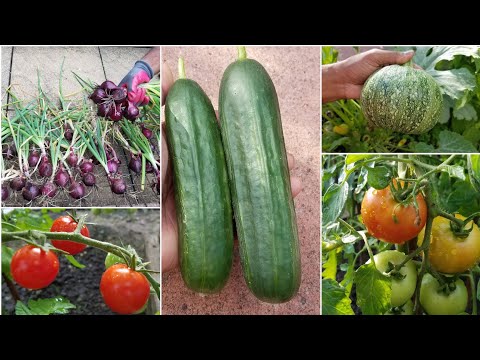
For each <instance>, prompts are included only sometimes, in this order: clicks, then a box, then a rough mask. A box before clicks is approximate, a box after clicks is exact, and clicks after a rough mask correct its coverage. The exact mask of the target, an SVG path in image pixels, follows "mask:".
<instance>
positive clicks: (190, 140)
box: [165, 79, 233, 293]
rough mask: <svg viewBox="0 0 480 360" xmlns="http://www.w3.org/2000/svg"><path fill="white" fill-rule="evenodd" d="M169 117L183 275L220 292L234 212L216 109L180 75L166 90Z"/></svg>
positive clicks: (201, 288) (192, 284)
mask: <svg viewBox="0 0 480 360" xmlns="http://www.w3.org/2000/svg"><path fill="white" fill-rule="evenodd" d="M165 120H166V130H167V136H168V148H169V157H170V159H171V161H172V166H173V172H174V187H175V202H176V211H177V222H178V233H179V256H180V268H181V272H182V277H183V280H184V282H185V284H186V285H187V286H188V287H189V288H191V289H192V290H194V291H197V292H201V293H214V292H218V291H220V290H221V289H222V288H223V286H224V285H225V283H226V281H227V279H228V276H229V274H230V270H231V266H232V256H233V225H232V219H233V216H232V208H231V200H230V191H229V185H228V175H227V168H226V163H225V156H224V152H223V147H222V141H221V136H220V129H219V127H218V124H217V121H216V116H215V111H214V109H213V106H212V103H211V102H210V100H209V99H208V97H207V95H206V94H205V92H204V91H203V90H202V89H201V87H200V86H199V85H198V84H197V83H196V82H195V81H192V80H189V79H179V80H177V81H176V82H175V83H174V85H173V86H172V88H171V89H170V91H169V93H168V96H167V99H166V103H165Z"/></svg>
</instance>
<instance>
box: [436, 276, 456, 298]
mask: <svg viewBox="0 0 480 360" xmlns="http://www.w3.org/2000/svg"><path fill="white" fill-rule="evenodd" d="M430 274H431V275H432V276H433V277H434V278H435V279H437V281H438V283H439V287H438V290H437V293H438V294H443V295H446V296H449V295H450V294H451V293H453V292H455V290H456V289H457V285H456V281H457V280H458V276H442V275H440V274H438V273H437V272H435V271H431V272H430Z"/></svg>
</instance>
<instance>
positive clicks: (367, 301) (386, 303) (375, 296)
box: [355, 263, 392, 315]
mask: <svg viewBox="0 0 480 360" xmlns="http://www.w3.org/2000/svg"><path fill="white" fill-rule="evenodd" d="M355 284H356V287H357V304H358V306H359V307H360V308H361V309H362V313H363V314H364V315H381V314H384V313H386V312H387V311H388V310H389V309H390V307H391V295H392V283H391V279H390V278H389V277H388V276H386V275H384V274H382V273H381V272H380V271H378V270H377V269H376V268H375V265H373V263H370V264H364V265H362V266H360V267H359V268H358V269H357V271H356V273H355Z"/></svg>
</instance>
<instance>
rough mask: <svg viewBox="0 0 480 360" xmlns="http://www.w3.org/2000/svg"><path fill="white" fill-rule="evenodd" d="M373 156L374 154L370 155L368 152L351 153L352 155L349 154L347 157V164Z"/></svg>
mask: <svg viewBox="0 0 480 360" xmlns="http://www.w3.org/2000/svg"><path fill="white" fill-rule="evenodd" d="M372 156H373V155H368V154H360V155H357V154H353V155H352V154H350V155H347V157H346V158H345V164H346V165H350V164H353V163H354V162H357V161H359V160H363V159H369V158H371V157H372Z"/></svg>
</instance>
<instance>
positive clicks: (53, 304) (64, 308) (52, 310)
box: [15, 297, 76, 315]
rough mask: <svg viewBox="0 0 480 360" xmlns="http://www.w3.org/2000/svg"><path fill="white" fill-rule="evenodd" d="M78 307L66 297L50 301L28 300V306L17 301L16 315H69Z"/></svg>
mask: <svg viewBox="0 0 480 360" xmlns="http://www.w3.org/2000/svg"><path fill="white" fill-rule="evenodd" d="M75 308H76V306H75V305H73V304H72V303H70V301H69V300H68V299H66V298H64V297H56V298H50V299H39V300H28V305H25V304H24V303H23V302H21V301H17V303H16V305H15V314H16V315H50V314H58V315H64V314H68V313H69V311H70V310H71V309H75Z"/></svg>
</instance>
